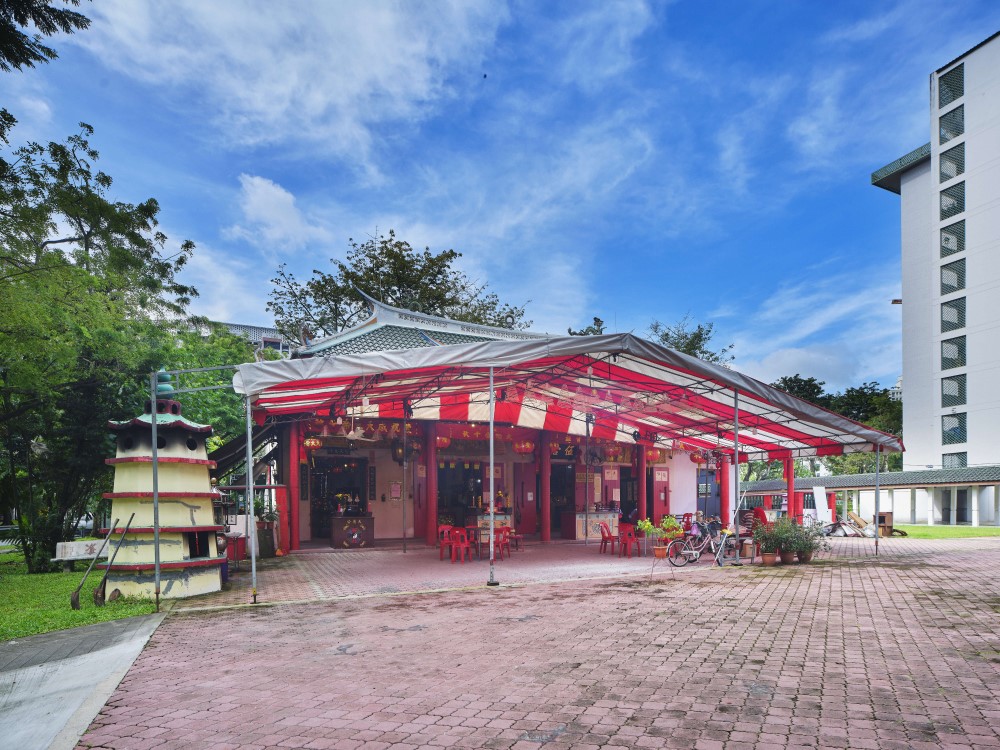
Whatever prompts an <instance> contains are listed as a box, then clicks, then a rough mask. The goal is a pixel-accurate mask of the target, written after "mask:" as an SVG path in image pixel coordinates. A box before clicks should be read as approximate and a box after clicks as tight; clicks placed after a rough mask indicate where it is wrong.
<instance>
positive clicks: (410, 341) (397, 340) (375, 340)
mask: <svg viewBox="0 0 1000 750" xmlns="http://www.w3.org/2000/svg"><path fill="white" fill-rule="evenodd" d="M362 296H365V295H362ZM365 298H366V299H367V300H368V303H369V304H370V305H371V308H372V314H371V316H370V317H369V318H367V319H366V320H364V321H362V322H361V323H359V324H358V325H356V326H353V327H352V328H348V329H346V330H344V331H339V332H338V333H335V334H333V335H332V336H328V337H326V338H324V339H320V340H319V341H314V342H312V343H310V344H309V345H308V346H303V347H301V348H299V349H297V350H295V352H294V353H293V355H292V356H293V357H295V358H300V357H317V356H319V357H330V356H335V355H339V354H367V353H369V352H385V351H395V350H398V349H422V348H425V347H429V346H449V345H452V344H475V343H481V342H485V341H496V340H510V339H515V340H527V339H537V338H542V334H537V333H529V332H527V331H515V330H511V329H509V328H497V327H495V326H485V325H479V324H477V323H465V322H463V321H460V320H451V319H450V318H442V317H439V316H435V315H426V314H424V313H417V312H413V311H411V310H403V309H401V308H398V307H392V306H391V305H386V304H384V303H382V302H379V301H378V300H375V299H372V298H370V297H367V296H365Z"/></svg>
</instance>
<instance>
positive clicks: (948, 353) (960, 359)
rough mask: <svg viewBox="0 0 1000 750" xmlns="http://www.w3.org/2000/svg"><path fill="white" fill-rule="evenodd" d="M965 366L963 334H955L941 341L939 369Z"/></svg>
mask: <svg viewBox="0 0 1000 750" xmlns="http://www.w3.org/2000/svg"><path fill="white" fill-rule="evenodd" d="M964 366H965V336H956V337H955V338H953V339H945V340H944V341H942V342H941V369H942V370H950V369H951V368H953V367H964Z"/></svg>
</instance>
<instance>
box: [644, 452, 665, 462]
mask: <svg viewBox="0 0 1000 750" xmlns="http://www.w3.org/2000/svg"><path fill="white" fill-rule="evenodd" d="M646 461H647V462H649V463H651V464H658V463H660V462H662V461H663V452H662V451H661V450H660V449H659V448H648V449H647V450H646Z"/></svg>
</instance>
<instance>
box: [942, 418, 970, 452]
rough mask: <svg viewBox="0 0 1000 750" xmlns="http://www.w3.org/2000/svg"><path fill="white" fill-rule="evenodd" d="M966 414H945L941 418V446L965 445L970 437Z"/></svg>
mask: <svg viewBox="0 0 1000 750" xmlns="http://www.w3.org/2000/svg"><path fill="white" fill-rule="evenodd" d="M965 417H966V415H965V413H964V412H963V413H962V414H945V415H944V416H943V417H941V444H942V445H954V444H955V443H964V442H965V440H966V438H967V437H968V435H967V431H966V427H965Z"/></svg>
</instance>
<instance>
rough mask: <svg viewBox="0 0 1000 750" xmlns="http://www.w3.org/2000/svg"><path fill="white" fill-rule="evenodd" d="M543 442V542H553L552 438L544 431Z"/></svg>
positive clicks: (541, 463) (540, 455)
mask: <svg viewBox="0 0 1000 750" xmlns="http://www.w3.org/2000/svg"><path fill="white" fill-rule="evenodd" d="M539 434H540V436H541V441H540V443H539V445H538V454H539V458H540V461H539V464H540V465H541V468H540V471H541V472H542V476H541V480H542V481H541V495H542V496H541V497H540V498H539V501H540V502H541V505H542V533H541V540H542V541H543V542H549V541H552V449H551V448H549V443H550V442H551V441H552V436H551V435H550V434H549V433H548V432H546V431H545V430H543V431H542V432H541V433H539Z"/></svg>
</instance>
